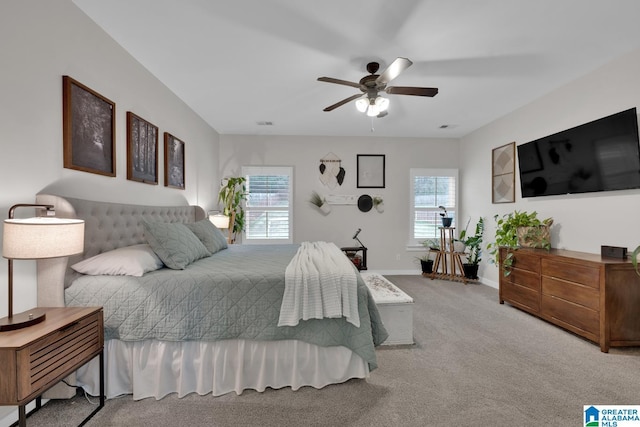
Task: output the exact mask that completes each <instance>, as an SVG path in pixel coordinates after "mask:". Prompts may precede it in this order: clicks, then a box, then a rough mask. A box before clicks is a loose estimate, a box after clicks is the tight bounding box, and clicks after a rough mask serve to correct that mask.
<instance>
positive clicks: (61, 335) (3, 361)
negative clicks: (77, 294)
mask: <svg viewBox="0 0 640 427" xmlns="http://www.w3.org/2000/svg"><path fill="white" fill-rule="evenodd" d="M44 310H46V319H45V320H44V321H43V322H41V323H38V324H36V325H32V326H29V327H27V328H24V329H18V330H14V331H7V332H0V377H2V382H0V405H4V406H6V405H12V406H13V405H17V406H18V414H19V420H18V424H19V425H20V426H21V427H22V426H26V418H27V414H26V413H25V406H26V405H27V403H29V402H31V401H32V400H34V399H37V404H36V410H37V409H39V408H40V396H41V395H42V393H44V392H45V391H47V390H48V389H49V388H51V387H53V386H54V385H56V384H57V383H58V382H59V381H60V380H61V379H63V378H64V377H66V376H67V375H69V374H70V373H72V372H73V371H75V370H76V369H78V368H79V367H80V366H82V365H84V364H85V363H87V362H89V361H90V360H91V359H93V358H94V357H96V356H99V357H100V405H99V406H98V408H96V409H95V410H94V411H93V412H92V413H91V414H90V415H89V416H88V417H87V418H85V420H84V421H83V422H82V424H80V425H84V423H86V422H87V421H88V420H89V419H90V418H91V417H92V416H93V415H95V414H96V413H97V412H98V411H99V410H100V409H102V407H103V406H104V354H103V348H104V327H103V313H102V307H55V308H44Z"/></svg>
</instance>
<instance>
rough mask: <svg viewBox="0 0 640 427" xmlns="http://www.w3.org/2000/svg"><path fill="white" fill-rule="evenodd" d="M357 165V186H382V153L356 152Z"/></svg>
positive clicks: (383, 161)
mask: <svg viewBox="0 0 640 427" xmlns="http://www.w3.org/2000/svg"><path fill="white" fill-rule="evenodd" d="M357 165H358V168H357V185H356V186H357V188H384V186H385V179H384V175H385V155H384V154H358V155H357Z"/></svg>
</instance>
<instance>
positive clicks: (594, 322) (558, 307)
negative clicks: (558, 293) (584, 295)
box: [540, 295, 600, 341]
mask: <svg viewBox="0 0 640 427" xmlns="http://www.w3.org/2000/svg"><path fill="white" fill-rule="evenodd" d="M540 304H541V307H540V311H541V314H542V316H543V317H544V318H546V319H547V320H549V321H551V322H553V323H555V324H557V325H559V326H562V327H564V328H565V329H568V330H570V331H572V332H575V333H577V334H579V335H582V336H584V337H586V338H589V339H592V340H594V341H598V339H599V336H600V314H599V313H598V312H597V311H596V310H592V309H590V308H587V307H584V306H582V305H578V304H574V303H572V302H569V301H565V300H563V299H560V298H557V297H552V296H549V295H542V298H541V302H540Z"/></svg>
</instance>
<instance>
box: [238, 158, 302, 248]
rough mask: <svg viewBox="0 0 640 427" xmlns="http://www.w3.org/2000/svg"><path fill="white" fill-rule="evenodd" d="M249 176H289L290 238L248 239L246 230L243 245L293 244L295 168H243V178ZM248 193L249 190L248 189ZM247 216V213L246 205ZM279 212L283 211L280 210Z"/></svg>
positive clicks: (243, 231)
mask: <svg viewBox="0 0 640 427" xmlns="http://www.w3.org/2000/svg"><path fill="white" fill-rule="evenodd" d="M249 175H289V208H288V210H289V238H288V239H247V234H246V231H245V230H242V243H243V244H247V245H274V244H287V243H293V166H242V176H244V177H245V178H246V177H248V176H249ZM247 191H248V189H247ZM243 204H244V206H243V207H244V210H245V216H246V212H247V206H246V203H244V202H243ZM278 210H283V209H282V208H278Z"/></svg>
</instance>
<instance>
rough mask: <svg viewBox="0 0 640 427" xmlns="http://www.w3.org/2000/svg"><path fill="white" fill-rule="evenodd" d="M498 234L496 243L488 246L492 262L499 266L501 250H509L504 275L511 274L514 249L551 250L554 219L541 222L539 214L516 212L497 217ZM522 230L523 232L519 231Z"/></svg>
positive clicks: (503, 266)
mask: <svg viewBox="0 0 640 427" xmlns="http://www.w3.org/2000/svg"><path fill="white" fill-rule="evenodd" d="M493 218H494V220H495V221H496V234H495V241H494V242H491V243H489V244H488V245H487V249H489V250H490V253H491V255H492V260H491V261H492V262H493V263H494V264H496V265H498V264H499V261H500V260H499V257H500V248H501V247H504V248H506V249H507V253H506V256H505V258H504V259H503V260H502V269H503V274H504V275H505V276H508V275H509V274H511V265H512V264H513V251H512V249H515V248H518V247H530V248H543V249H547V250H549V249H551V240H550V235H551V234H550V227H551V225H552V224H553V218H546V219H543V220H540V219H539V218H538V213H537V212H535V211H534V212H531V213H528V212H524V211H523V212H520V211H514V212H510V213H508V214H504V215H502V217H499V216H498V215H495V216H494V217H493ZM520 228H522V230H519V229H520Z"/></svg>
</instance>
